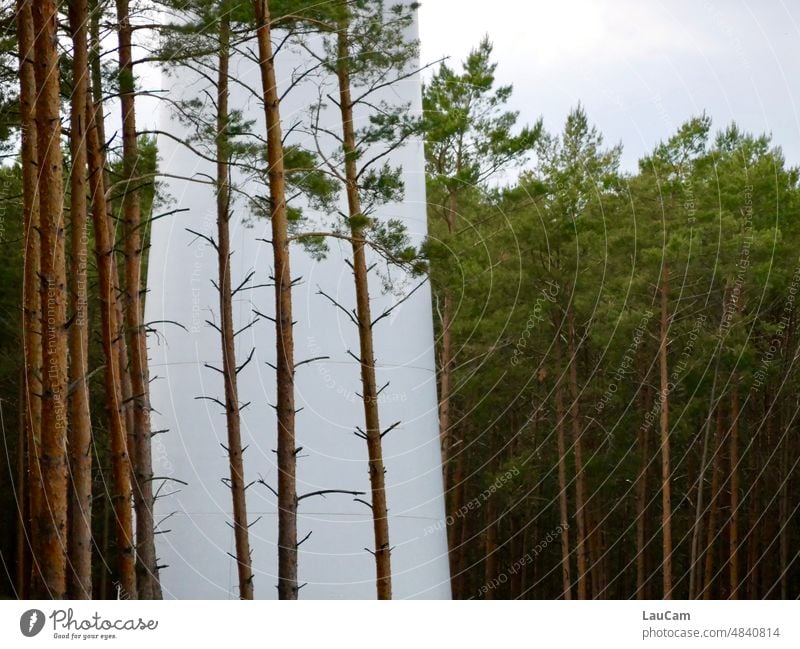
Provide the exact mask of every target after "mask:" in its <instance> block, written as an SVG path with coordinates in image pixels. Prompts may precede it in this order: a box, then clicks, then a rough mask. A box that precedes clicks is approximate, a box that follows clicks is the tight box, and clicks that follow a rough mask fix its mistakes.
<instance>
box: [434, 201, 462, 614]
mask: <svg viewBox="0 0 800 649" xmlns="http://www.w3.org/2000/svg"><path fill="white" fill-rule="evenodd" d="M456 212H457V196H456V194H455V193H453V192H451V193H449V194H448V196H447V208H446V210H445V221H446V223H447V231H448V232H449V233H450V234H452V233H453V232H454V230H455V218H456ZM453 311H454V309H453V294H452V292H451V290H450V287H449V286H445V287H444V290H443V291H442V308H441V318H442V337H441V345H440V350H439V364H438V368H439V443H440V445H441V448H442V476H443V479H444V488H445V494H446V495H447V502H449V505H450V506H449V510H448V511H447V512H446V513H447V514H448V515H449V516H455V515H456V513H457V512H458V511H460V509H461V506H462V504H463V502H464V500H463V493H464V488H463V485H461V482H459V479H458V476H459V475H461V476H462V478H461V479H462V480H463V467H464V457H463V453H464V447H463V444H462V445H460V446H458V458H457V459H456V461H455V465H456V466H455V467H454V466H453V456H452V453H453V449H454V448H455V447H456V444H455V443H454V441H453V437H454V435H455V434H456V431H455V430H451V427H452V424H451V414H450V398H451V381H452V375H453V332H452V326H453V316H454V313H453ZM462 440H463V434H462ZM463 527H464V521H463V520H462V519H461V518H456V519H455V521H454V524H453V525H450V526H449V527H448V530H447V547H448V558H449V561H450V585H451V589H452V592H453V597H454V598H455V599H458V598H459V597H460V596H461V584H462V582H463V579H462V575H461V570H462V569H463V563H464V561H463V558H464V557H463V555H464V547H463V546H461V545H459V542H460V539H461V536H462V534H461V531H462V528H463Z"/></svg>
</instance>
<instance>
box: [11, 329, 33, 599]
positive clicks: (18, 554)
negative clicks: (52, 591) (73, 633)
mask: <svg viewBox="0 0 800 649" xmlns="http://www.w3.org/2000/svg"><path fill="white" fill-rule="evenodd" d="M25 335H27V334H26V332H25V331H24V330H23V336H25ZM20 379H21V380H20V383H19V421H20V431H19V437H18V438H17V457H16V464H17V465H16V467H15V469H16V475H15V476H14V496H15V501H16V506H17V526H16V530H15V531H16V536H15V539H14V541H15V544H14V551H15V554H14V561H15V566H14V595H15V596H16V598H17V599H27V596H28V583H29V581H30V580H29V576H30V572H29V571H30V562H29V560H28V558H29V556H30V548H29V544H28V538H29V535H30V528H29V526H28V454H27V449H26V447H27V435H26V431H25V419H26V417H27V413H26V407H27V405H26V396H25V387H26V386H25V368H24V367H22V368H21V369H20Z"/></svg>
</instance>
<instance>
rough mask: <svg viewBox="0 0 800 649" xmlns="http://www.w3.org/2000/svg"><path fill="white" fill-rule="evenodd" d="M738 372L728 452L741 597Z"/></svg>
mask: <svg viewBox="0 0 800 649" xmlns="http://www.w3.org/2000/svg"><path fill="white" fill-rule="evenodd" d="M736 381H737V378H736V372H734V373H733V376H732V377H731V383H733V390H732V391H731V434H730V439H729V440H728V453H729V454H730V467H731V515H730V525H729V527H728V532H729V542H730V554H729V561H728V567H729V569H730V572H729V575H730V590H731V592H730V598H731V599H739V389H738V387H737V386H736Z"/></svg>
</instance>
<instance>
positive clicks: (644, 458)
mask: <svg viewBox="0 0 800 649" xmlns="http://www.w3.org/2000/svg"><path fill="white" fill-rule="evenodd" d="M645 380H647V379H646V378H645ZM643 401H644V403H643V405H644V412H645V413H648V412H650V408H652V406H653V404H652V401H653V397H652V393H651V389H650V386H649V384H648V386H647V387H646V388H645V390H644V399H643ZM638 438H639V439H638V442H639V472H638V473H637V475H636V598H637V599H647V595H648V592H647V591H648V588H647V583H648V579H649V576H650V575H649V573H648V570H647V568H648V566H647V511H648V506H647V499H648V496H647V475H648V473H649V468H650V429H649V426H647V425H642V426H639V432H638Z"/></svg>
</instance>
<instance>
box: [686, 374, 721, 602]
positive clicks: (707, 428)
mask: <svg viewBox="0 0 800 649" xmlns="http://www.w3.org/2000/svg"><path fill="white" fill-rule="evenodd" d="M718 372H719V367H718V366H717V367H715V368H714V380H713V381H712V383H711V399H710V400H709V403H708V414H707V415H706V420H705V423H704V424H703V450H702V456H701V458H700V475H699V476H698V478H697V501H696V503H695V515H694V523H693V525H692V546H691V553H690V557H689V599H696V598H697V596H698V594H699V592H700V590H701V588H702V584H701V581H702V580H701V574H700V568H701V566H702V564H701V561H700V559H701V556H702V555H701V552H700V538H701V537H702V536H703V516H704V515H705V500H704V494H705V482H706V471H707V470H708V447H709V445H710V443H711V438H712V427H711V422H712V420H713V419H714V404H715V399H716V394H717V376H718Z"/></svg>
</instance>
